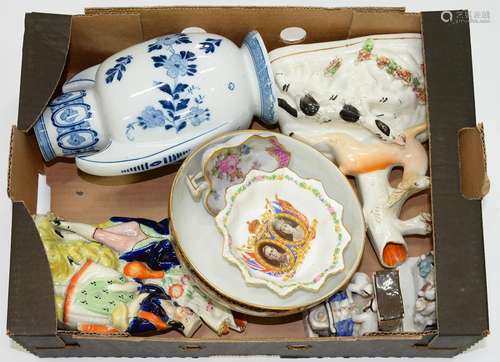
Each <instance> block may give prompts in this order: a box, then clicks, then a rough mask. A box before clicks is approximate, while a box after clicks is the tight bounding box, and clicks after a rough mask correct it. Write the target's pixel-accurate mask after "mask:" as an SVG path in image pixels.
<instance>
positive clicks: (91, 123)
mask: <svg viewBox="0 0 500 362" xmlns="http://www.w3.org/2000/svg"><path fill="white" fill-rule="evenodd" d="M197 31H199V32H198V33H190V34H185V33H180V34H173V35H166V36H161V37H158V38H155V39H152V40H149V41H146V42H144V43H141V44H137V45H134V46H132V47H130V48H127V49H124V50H122V51H120V52H118V53H116V54H114V55H113V56H111V57H109V58H108V59H106V60H104V61H103V62H102V63H101V64H98V65H96V66H93V67H91V68H88V69H86V70H84V71H82V72H80V73H78V74H77V75H75V76H74V77H73V78H71V79H70V80H68V81H67V82H66V83H65V84H64V85H63V89H62V90H63V93H62V94H61V95H60V96H58V97H57V98H55V99H53V100H52V101H51V102H50V103H49V105H48V107H47V108H46V109H45V111H44V112H43V114H42V115H41V116H40V118H39V119H38V121H37V123H36V125H35V128H34V131H35V134H36V137H37V140H38V145H39V146H40V150H41V152H42V155H43V158H44V159H45V160H46V161H50V160H52V159H54V158H56V157H75V156H76V164H77V167H78V168H80V169H81V170H83V171H85V172H87V173H91V174H94V175H101V176H112V175H122V174H129V173H135V172H141V171H146V170H149V169H153V168H156V167H160V166H163V165H166V164H170V163H174V162H176V161H178V160H181V159H183V158H184V157H185V156H186V155H187V154H188V153H189V151H190V150H191V149H192V148H193V147H195V146H196V145H198V144H200V143H201V142H203V140H205V139H207V138H210V137H213V136H215V135H217V134H220V133H223V132H225V131H230V130H236V129H243V128H248V126H249V125H250V122H251V120H252V118H253V116H258V117H260V118H261V119H262V120H263V121H264V123H267V124H274V123H275V122H276V119H277V112H276V107H277V103H276V97H275V91H274V85H273V82H272V76H271V69H270V65H269V61H268V57H267V51H266V49H265V46H264V43H263V41H262V38H261V37H260V35H259V34H258V33H257V32H251V33H249V34H248V35H247V36H246V38H245V40H244V42H243V46H242V48H240V49H238V48H237V47H236V46H235V44H234V43H232V42H231V41H230V40H229V39H226V38H224V37H222V36H220V35H216V34H207V33H203V32H200V31H201V30H197Z"/></svg>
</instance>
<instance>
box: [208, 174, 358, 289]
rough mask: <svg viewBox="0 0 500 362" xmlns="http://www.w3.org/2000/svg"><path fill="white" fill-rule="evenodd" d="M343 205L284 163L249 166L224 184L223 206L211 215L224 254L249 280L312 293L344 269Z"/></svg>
mask: <svg viewBox="0 0 500 362" xmlns="http://www.w3.org/2000/svg"><path fill="white" fill-rule="evenodd" d="M342 210H343V207H342V205H340V204H339V203H338V202H336V201H335V200H333V199H331V198H330V197H329V196H328V195H327V194H326V192H325V190H324V188H323V185H322V184H321V182H319V181H316V180H313V179H303V178H301V177H299V176H298V175H297V174H295V173H294V172H292V171H290V170H289V169H288V168H281V169H278V170H276V171H274V172H263V171H259V170H252V171H250V172H249V173H248V175H247V176H246V177H245V180H244V181H243V182H242V183H241V184H238V185H234V186H231V187H230V188H228V190H227V192H226V207H225V208H224V209H223V210H222V211H221V212H219V214H218V215H217V217H216V218H215V221H216V223H217V226H218V228H219V230H220V231H221V233H222V235H223V237H224V241H223V243H224V246H223V256H224V258H226V259H227V260H228V261H229V262H231V263H233V264H235V265H237V266H238V268H239V269H240V271H241V273H242V275H243V278H244V279H245V281H246V282H247V283H248V284H250V285H264V286H266V287H268V288H269V289H271V290H272V291H274V292H276V293H277V294H278V295H280V296H284V295H287V294H289V293H291V292H292V291H294V290H296V289H298V288H302V289H305V290H309V291H312V292H315V291H317V290H318V289H319V288H320V287H321V286H322V285H323V283H324V282H325V280H326V278H328V277H329V276H330V275H332V274H334V273H337V272H339V271H340V270H342V269H343V268H344V261H343V255H342V254H343V251H344V249H345V248H346V246H347V245H348V243H349V241H350V236H349V233H348V232H347V230H346V229H345V227H344V226H343V225H342Z"/></svg>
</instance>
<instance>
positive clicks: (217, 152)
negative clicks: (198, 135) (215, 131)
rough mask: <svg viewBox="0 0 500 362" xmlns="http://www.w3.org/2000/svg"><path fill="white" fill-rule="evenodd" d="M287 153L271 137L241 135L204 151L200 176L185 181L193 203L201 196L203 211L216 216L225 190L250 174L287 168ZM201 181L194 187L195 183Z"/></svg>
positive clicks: (223, 199) (288, 156) (223, 202)
mask: <svg viewBox="0 0 500 362" xmlns="http://www.w3.org/2000/svg"><path fill="white" fill-rule="evenodd" d="M289 162H290V152H288V151H287V150H286V148H285V147H284V146H283V145H282V144H281V143H280V142H279V141H278V140H277V138H276V137H275V136H268V137H262V136H259V135H251V134H243V135H240V136H236V137H233V138H231V139H230V140H229V141H226V142H223V143H222V144H217V145H215V146H213V147H210V148H208V149H207V150H206V151H205V152H204V153H203V157H202V169H203V170H202V172H199V173H198V174H197V175H194V176H190V177H188V178H187V179H186V181H187V183H188V187H189V188H190V190H191V194H192V195H193V197H194V198H195V199H198V198H199V197H201V194H202V193H205V194H204V199H203V203H204V206H205V208H206V209H207V211H208V212H209V213H210V214H211V215H213V216H216V215H217V214H218V213H219V212H220V210H222V209H223V208H224V206H225V194H226V190H227V189H228V188H229V187H230V186H233V185H237V184H239V183H241V182H242V181H243V180H244V179H245V177H246V176H247V174H248V173H249V172H250V171H251V170H261V171H266V172H271V171H275V170H276V169H278V168H282V167H287V166H288V163H289ZM200 177H202V178H203V180H202V181H201V182H200V183H197V179H198V178H200Z"/></svg>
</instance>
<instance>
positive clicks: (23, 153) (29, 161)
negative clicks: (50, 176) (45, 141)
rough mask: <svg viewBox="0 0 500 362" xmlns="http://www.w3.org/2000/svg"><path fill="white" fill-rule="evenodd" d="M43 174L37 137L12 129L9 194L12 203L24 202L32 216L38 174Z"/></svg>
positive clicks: (34, 210)
mask: <svg viewBox="0 0 500 362" xmlns="http://www.w3.org/2000/svg"><path fill="white" fill-rule="evenodd" d="M42 172H43V162H42V157H41V154H40V151H39V150H38V146H37V144H36V139H35V137H34V136H33V135H31V134H26V133H24V132H22V131H20V130H18V129H17V128H16V127H12V133H11V138H10V159H9V175H8V186H7V193H8V195H9V197H10V198H11V199H12V201H23V202H24V204H25V206H26V207H27V208H28V210H29V211H30V213H32V214H34V213H35V212H36V200H37V189H38V174H39V173H42Z"/></svg>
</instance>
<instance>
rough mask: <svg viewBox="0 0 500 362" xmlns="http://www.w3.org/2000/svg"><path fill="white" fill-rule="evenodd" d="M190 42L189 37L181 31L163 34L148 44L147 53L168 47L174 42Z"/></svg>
mask: <svg viewBox="0 0 500 362" xmlns="http://www.w3.org/2000/svg"><path fill="white" fill-rule="evenodd" d="M189 43H192V42H191V39H189V37H188V36H187V35H185V34H183V33H178V34H174V35H169V36H164V37H161V38H157V39H156V40H155V41H154V42H153V43H151V44H148V53H151V52H152V51H153V50H161V49H163V47H166V48H170V47H172V46H173V45H174V44H189Z"/></svg>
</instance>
